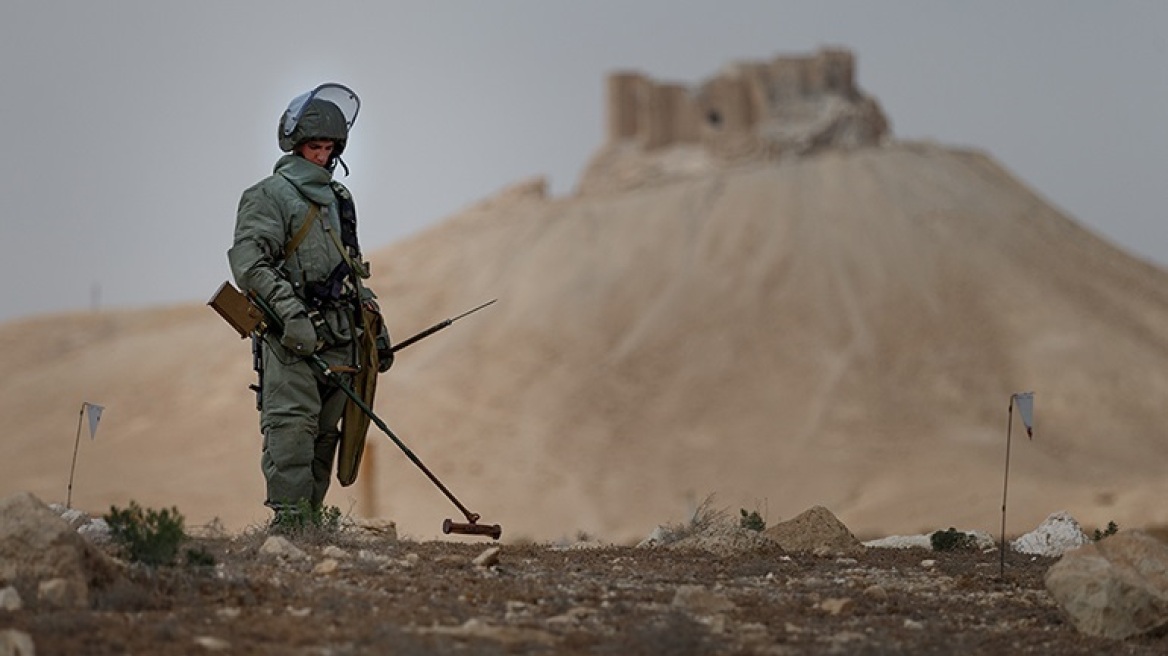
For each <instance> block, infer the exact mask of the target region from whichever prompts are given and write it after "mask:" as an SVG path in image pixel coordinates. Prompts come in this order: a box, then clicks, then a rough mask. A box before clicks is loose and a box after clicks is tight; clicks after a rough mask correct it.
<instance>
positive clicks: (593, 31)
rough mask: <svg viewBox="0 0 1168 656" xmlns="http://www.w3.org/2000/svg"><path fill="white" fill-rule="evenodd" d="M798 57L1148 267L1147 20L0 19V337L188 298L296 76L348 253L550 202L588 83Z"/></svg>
mask: <svg viewBox="0 0 1168 656" xmlns="http://www.w3.org/2000/svg"><path fill="white" fill-rule="evenodd" d="M823 46H840V47H845V48H848V49H850V50H852V51H853V52H854V53H855V54H856V56H857V75H858V82H859V84H860V86H861V88H862V89H864V90H865V91H866V92H867V93H869V94H871V95H873V96H875V97H876V98H877V99H878V100H879V102H880V103H881V105H882V106H883V108H884V111H885V113H886V114H887V116H888V117H889V119H890V121H891V123H892V130H893V133H894V134H895V135H896V136H897V137H899V138H908V139H932V140H935V141H937V142H940V143H943V144H948V145H955V146H972V147H976V148H980V149H982V150H985V151H987V152H988V153H990V154H991V155H992V156H994V157H995V158H996V159H997V160H998V161H999V162H1000V163H1002V164H1003V165H1005V166H1006V167H1007V168H1008V169H1009V170H1010V171H1011V172H1013V173H1014V174H1015V175H1016V176H1018V177H1019V178H1021V179H1022V180H1023V181H1024V182H1026V183H1027V184H1029V185H1030V186H1031V187H1032V188H1034V189H1036V190H1037V191H1038V192H1039V193H1041V194H1042V195H1043V196H1044V197H1046V198H1047V199H1048V200H1049V201H1050V202H1052V203H1053V204H1054V205H1056V206H1057V207H1059V208H1060V209H1062V210H1064V211H1066V212H1068V213H1069V214H1070V215H1071V216H1072V217H1073V218H1074V219H1076V220H1078V221H1079V222H1080V223H1082V224H1084V225H1086V226H1087V227H1089V228H1090V229H1092V230H1094V231H1095V232H1096V233H1099V234H1101V235H1103V236H1105V237H1107V238H1108V239H1110V240H1112V241H1113V242H1115V243H1117V244H1118V245H1120V246H1122V247H1124V248H1126V249H1128V250H1129V251H1130V252H1132V253H1134V254H1136V255H1139V256H1141V257H1144V258H1147V259H1150V260H1152V261H1154V262H1156V263H1158V264H1160V265H1168V223H1166V222H1165V221H1164V220H1163V218H1164V208H1165V207H1168V180H1165V174H1166V173H1168V2H1160V1H1151V0H1149V1H1143V2H1139V1H1127V2H1096V1H1090V2H1087V1H1071V0H1031V1H1028V2H1015V1H1012V0H1011V1H985V0H980V1H978V2H956V1H953V2H942V1H938V0H920V1H913V2H909V1H886V2H872V1H870V0H856V1H851V2H842V1H841V2H831V1H807V2H781V1H777V0H770V1H768V0H758V1H734V0H722V1H718V2H714V1H713V0H707V1H704V2H689V1H686V0H643V1H636V0H588V1H586V2H585V1H575V2H571V1H568V0H563V1H557V0H501V1H489V0H462V1H457V2H454V1H442V0H420V1H417V2H394V1H392V0H389V1H383V2H373V1H369V2H338V1H330V2H322V1H320V0H317V1H316V2H304V1H284V2H258V1H248V2H234V1H233V2H227V1H200V2H169V1H164V0H140V1H135V2H131V1H126V0H123V1H101V0H75V1H70V2H57V1H50V0H3V2H2V3H0V80H2V81H3V84H4V90H3V93H2V98H3V99H2V100H0V119H2V123H0V124H2V125H4V126H5V127H6V129H7V131H6V133H5V134H4V135H3V141H2V143H3V144H5V148H4V155H5V156H4V157H3V159H2V160H0V191H2V192H3V197H4V198H5V199H6V200H5V207H4V211H3V215H2V218H0V221H2V223H0V225H2V227H3V237H2V238H0V286H2V289H3V291H2V292H0V321H5V320H10V319H14V318H17V317H23V316H26V315H30V314H36V313H42V312H47V311H58V310H83V309H87V308H90V307H91V306H92V305H93V304H94V303H95V302H96V303H98V304H100V306H101V307H127V306H142V305H153V304H159V303H179V302H190V301H200V302H201V301H205V300H206V299H207V298H208V297H209V296H210V294H211V293H212V292H213V291H214V289H215V288H216V286H217V285H218V284H219V283H220V282H221V281H222V280H224V279H226V278H227V277H228V275H229V271H228V268H227V264H226V256H225V252H226V250H227V248H228V247H229V246H230V244H231V234H232V228H233V226H234V220H235V209H236V204H237V202H238V200H239V194H240V192H241V191H242V190H243V189H244V188H246V187H248V186H250V185H251V184H253V183H254V182H256V181H258V180H259V179H261V178H263V177H264V176H266V175H267V174H268V173H270V171H271V167H272V164H273V163H274V162H275V160H276V158H277V157H278V156H279V154H280V153H279V151H278V149H277V147H276V140H275V131H276V121H277V118H278V116H279V114H280V112H281V111H282V110H283V108H284V107H285V106H286V104H287V103H288V101H289V100H290V99H291V98H292V97H293V96H295V95H297V94H299V93H301V92H303V91H306V90H308V89H310V88H312V87H313V86H315V85H316V84H317V83H320V82H324V81H336V82H341V83H344V84H347V85H349V86H351V87H352V88H353V89H354V90H355V91H356V92H357V93H358V94H359V95H360V96H361V99H362V101H363V106H362V110H361V115H360V117H359V120H358V122H357V125H356V127H355V129H354V131H353V133H352V135H351V140H350V145H349V148H348V149H347V151H346V160H347V161H348V163H349V165H350V167H351V168H352V171H353V172H352V175H351V176H350V177H348V178H347V179H343V180H344V181H345V182H346V183H347V184H348V185H349V186H350V188H351V189H353V191H354V194H355V196H356V199H357V207H358V214H359V217H360V222H361V227H360V230H361V238H362V242H363V244H364V246H365V249H366V250H374V249H375V248H378V247H381V246H384V245H386V244H388V243H390V242H392V241H394V240H396V239H399V238H401V237H403V236H406V235H408V234H411V233H414V232H416V231H418V230H420V229H422V228H424V227H426V226H428V225H432V224H433V223H435V222H437V221H439V220H441V219H443V218H445V217H447V216H449V215H450V214H452V213H454V212H456V211H458V210H459V209H461V208H463V207H465V206H467V205H469V204H471V203H473V202H475V201H477V200H479V199H481V198H483V197H484V196H487V195H489V194H491V193H493V192H494V191H496V190H498V189H499V188H501V187H503V186H505V185H507V184H509V183H511V182H514V181H517V180H519V179H522V178H526V177H529V176H532V175H539V174H542V175H547V176H548V178H549V180H550V182H551V185H552V189H553V191H554V192H555V193H557V194H564V193H567V192H569V191H570V190H571V189H572V187H573V185H574V184H575V182H576V180H577V178H578V176H579V174H580V172H581V169H582V167H583V166H584V165H585V163H586V161H587V159H588V157H589V156H590V155H591V154H592V153H593V152H594V151H595V150H596V148H598V147H599V146H600V145H601V142H602V139H603V134H604V132H603V131H604V95H603V91H604V80H605V77H606V75H607V74H608V73H609V72H611V71H613V70H616V69H637V70H640V71H642V72H644V73H646V74H648V75H650V76H652V77H655V78H658V79H668V80H672V81H676V82H681V83H685V84H687V85H695V84H697V83H699V82H700V81H701V80H703V79H705V78H707V77H709V76H712V75H714V74H716V73H717V72H718V70H719V69H720V68H721V67H722V66H723V65H724V64H726V63H728V62H731V61H733V60H740V59H753V60H762V59H769V58H771V57H773V56H775V55H777V54H803V53H808V52H811V51H813V50H815V49H817V48H819V47H823ZM516 246H517V247H521V245H518V244H517V245H516ZM385 302H386V303H387V304H390V305H391V304H392V299H385Z"/></svg>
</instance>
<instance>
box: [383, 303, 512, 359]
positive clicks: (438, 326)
mask: <svg viewBox="0 0 1168 656" xmlns="http://www.w3.org/2000/svg"><path fill="white" fill-rule="evenodd" d="M497 300H499V299H497V298H492V299H491V300H489V301H487V302H486V303H483V304H482V305H480V306H478V307H476V308H474V309H471V310H467V311H466V312H463V313H462V314H460V315H458V316H457V317H453V318H450V319H446V320H445V321H439V322H438V323H436V324H434V325H433V326H430V327H429V328H427V329H425V330H423V331H422V332H420V333H418V334H417V335H414V336H413V337H408V338H406V339H404V340H402V341H400V342H398V343H397V344H394V345H393V348H391V349H390V350H391V351H392V352H394V353H397V352H398V351H400V350H402V349H404V348H405V347H407V346H409V345H410V344H413V343H414V342H417V341H421V340H423V339H426V338H427V337H429V336H430V335H433V334H434V333H436V332H438V331H439V330H442V329H443V328H446V327H447V326H449V325H450V324H452V323H454V322H455V321H458V320H459V319H461V318H463V317H465V316H467V315H468V314H474V313H475V312H478V311H479V310H481V309H483V308H485V307H487V306H488V305H490V304H491V303H494V302H495V301H497Z"/></svg>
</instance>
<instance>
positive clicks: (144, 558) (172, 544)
mask: <svg viewBox="0 0 1168 656" xmlns="http://www.w3.org/2000/svg"><path fill="white" fill-rule="evenodd" d="M103 519H105V521H106V523H107V524H109V527H110V537H111V538H113V541H114V542H115V543H116V544H117V545H118V546H119V547H121V549H122V550H123V551H124V552H125V553H126V556H127V557H128V558H129V559H130V560H131V561H133V562H140V563H143V564H146V565H150V566H152V567H153V566H157V565H170V564H172V563H173V562H174V559H175V556H177V555H178V548H179V545H180V544H181V543H182V541H183V540H185V539H186V532H185V531H184V529H183V516H182V515H181V514H180V513H179V512H178V509H177V508H173V507H172V508H169V509H166V508H164V509H162V510H154V509H152V508H142V507H141V506H139V505H138V503H137V502H136V501H131V502H130V507H129V508H126V509H121V508H118V507H117V506H110V511H109V514H107V515H105V516H104V517H103Z"/></svg>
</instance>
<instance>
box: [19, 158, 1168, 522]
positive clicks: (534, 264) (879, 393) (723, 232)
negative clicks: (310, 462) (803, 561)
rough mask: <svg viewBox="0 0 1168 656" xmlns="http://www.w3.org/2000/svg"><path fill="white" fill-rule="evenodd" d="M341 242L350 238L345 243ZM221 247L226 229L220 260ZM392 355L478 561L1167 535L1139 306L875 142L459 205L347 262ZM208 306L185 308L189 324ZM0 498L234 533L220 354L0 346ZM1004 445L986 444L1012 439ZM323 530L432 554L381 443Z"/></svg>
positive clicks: (1102, 270)
mask: <svg viewBox="0 0 1168 656" xmlns="http://www.w3.org/2000/svg"><path fill="white" fill-rule="evenodd" d="M365 220H371V219H365ZM225 229H226V228H225ZM371 259H372V261H373V269H374V279H373V280H372V282H371V284H372V286H373V287H374V288H375V289H376V290H378V292H379V294H380V296H381V299H382V301H383V305H384V306H385V308H386V309H387V314H388V320H389V322H390V326H391V329H392V330H393V332H394V334H395V337H397V338H399V339H400V338H404V337H405V336H407V335H409V334H412V333H413V332H416V331H418V330H421V329H422V328H425V327H426V326H428V325H430V324H432V323H434V322H436V321H439V320H441V319H443V318H446V317H449V316H451V315H453V314H456V313H458V312H460V311H462V310H464V309H467V308H470V307H473V306H474V305H477V304H479V303H481V302H483V301H486V300H489V299H491V298H498V299H499V302H498V303H496V304H495V305H493V306H491V308H489V309H487V310H484V311H483V312H482V313H479V314H477V315H474V316H472V317H468V318H467V319H466V320H464V321H462V322H459V323H458V324H455V326H454V327H451V328H449V329H447V330H445V331H443V332H442V333H440V334H439V335H436V336H434V337H433V338H431V339H429V340H427V341H425V342H422V343H420V344H418V345H415V346H413V347H411V348H410V349H408V350H406V351H404V352H402V353H401V354H400V355H399V358H398V363H397V364H396V365H395V367H394V369H393V370H392V371H391V372H390V373H389V374H388V375H387V376H385V377H383V378H382V392H381V395H380V398H379V400H378V405H377V409H378V411H379V412H380V414H381V415H382V416H383V417H384V418H385V419H386V420H387V421H388V422H389V424H390V425H391V426H392V427H393V428H394V430H395V432H397V433H398V435H399V436H400V437H401V438H402V439H403V440H405V441H406V443H407V444H408V445H409V446H410V447H411V448H412V449H413V451H414V452H415V453H416V454H417V455H418V456H419V457H421V458H422V460H423V461H425V462H426V464H427V465H428V466H429V467H430V468H431V469H432V470H434V472H435V473H436V474H438V476H439V477H441V478H442V479H443V480H444V481H445V482H446V483H447V485H448V486H449V487H450V488H451V489H452V490H453V491H454V493H455V494H457V495H459V497H460V498H461V500H462V501H463V502H464V503H466V505H468V506H469V507H470V508H471V509H472V510H474V511H476V512H479V513H481V514H482V515H483V518H484V520H486V521H489V522H492V523H493V522H500V523H502V524H503V526H504V531H505V534H504V535H505V537H511V538H515V537H531V538H537V539H554V538H556V537H559V536H565V535H574V534H575V533H577V532H579V531H584V532H588V533H590V534H594V535H600V536H603V537H605V538H607V539H611V540H617V541H623V540H632V539H636V538H638V537H643V536H645V535H646V534H648V532H649V531H650V530H651V529H652V528H653V526H654V525H655V524H657V523H659V522H663V521H672V520H678V519H681V518H682V517H683V516H684V515H685V513H686V512H687V511H688V510H689V509H690V508H692V507H693V505H694V504H696V503H698V502H700V501H701V500H702V499H703V498H705V497H706V496H707V495H708V494H711V493H715V494H717V499H718V501H719V502H720V503H721V504H722V505H725V506H729V507H732V508H735V509H736V508H738V507H744V508H751V509H753V508H757V509H759V510H760V511H762V512H763V513H764V514H765V515H766V516H767V519H768V520H769V521H770V523H775V522H777V521H780V520H782V519H788V518H790V517H793V516H794V515H796V514H798V513H799V512H801V511H803V510H805V509H806V508H808V507H810V506H813V505H823V506H826V507H828V508H830V509H831V510H832V511H833V512H834V513H835V514H836V515H837V516H839V518H840V519H841V520H842V521H844V523H845V524H847V525H848V526H849V527H850V528H851V529H852V530H853V531H854V532H856V533H857V534H858V535H872V534H889V533H897V532H917V531H919V530H922V529H936V528H944V527H948V526H951V525H955V526H961V527H964V528H980V529H984V530H991V529H992V530H995V531H996V528H997V526H998V523H999V522H1000V507H1001V495H1002V483H1003V480H1002V470H1003V464H1004V456H1005V432H1006V420H1007V413H1006V410H1007V406H1008V403H1009V397H1010V394H1011V393H1012V392H1020V391H1027V390H1034V391H1035V392H1036V402H1035V416H1036V437H1035V439H1034V440H1033V441H1027V440H1026V439H1025V434H1024V432H1023V431H1022V430H1021V425H1020V424H1018V423H1016V424H1015V425H1014V432H1013V442H1012V449H1011V462H1010V467H1011V478H1010V505H1009V509H1010V518H1009V519H1010V522H1009V530H1010V531H1011V532H1014V533H1020V532H1024V531H1026V530H1029V529H1031V528H1033V526H1035V525H1036V524H1037V523H1038V522H1040V521H1041V520H1042V519H1043V518H1044V517H1045V516H1046V515H1047V514H1048V513H1050V512H1052V511H1055V510H1060V509H1066V510H1069V511H1070V512H1071V513H1072V514H1073V515H1075V516H1076V517H1077V518H1078V519H1079V520H1080V521H1082V522H1083V523H1084V524H1085V525H1088V526H1091V525H1095V524H1105V523H1106V522H1107V521H1109V520H1115V521H1117V522H1119V523H1120V525H1121V526H1125V527H1127V526H1131V527H1134V526H1142V525H1149V524H1158V523H1164V522H1168V508H1165V507H1164V506H1163V504H1162V503H1160V500H1162V499H1163V497H1164V493H1165V492H1166V491H1168V482H1166V481H1165V480H1164V478H1163V476H1162V463H1163V462H1164V458H1165V456H1166V455H1168V441H1166V440H1165V439H1164V436H1163V429H1162V425H1163V421H1162V408H1164V407H1168V403H1166V402H1168V374H1166V373H1165V372H1168V339H1166V338H1165V335H1168V284H1166V283H1168V276H1166V275H1165V273H1164V272H1163V271H1160V270H1159V269H1156V268H1154V267H1151V266H1149V265H1147V264H1144V263H1142V262H1140V261H1137V260H1134V259H1132V258H1130V257H1128V256H1126V255H1125V254H1123V253H1121V252H1119V251H1117V250H1115V249H1114V248H1112V247H1111V246H1109V245H1108V244H1106V243H1104V242H1103V241H1101V240H1099V239H1097V238H1096V237H1094V236H1093V235H1091V234H1089V233H1088V232H1086V231H1085V230H1083V229H1082V228H1081V227H1079V226H1078V225H1076V224H1075V223H1074V222H1073V221H1072V220H1070V219H1068V218H1067V217H1065V216H1063V215H1061V214H1060V213H1059V212H1058V211H1056V210H1055V209H1053V208H1052V207H1050V206H1049V205H1048V204H1046V203H1045V202H1044V201H1043V199H1041V198H1039V197H1037V196H1035V195H1034V194H1033V193H1031V192H1030V191H1029V190H1028V189H1026V188H1025V187H1024V186H1023V185H1021V184H1020V183H1019V182H1017V181H1016V180H1014V179H1013V178H1012V177H1011V176H1010V175H1009V174H1008V173H1007V172H1005V171H1004V170H1002V169H1001V168H1000V167H999V166H998V165H996V164H995V163H994V162H993V161H992V160H991V159H989V158H987V157H985V156H984V155H981V154H979V153H975V152H965V151H956V150H952V149H946V148H940V147H934V146H925V145H911V144H899V145H891V146H887V147H883V148H878V149H877V148H873V149H866V150H859V151H853V152H850V153H842V152H832V153H825V154H822V155H819V156H815V157H812V158H807V159H801V160H794V161H788V162H782V163H778V164H765V165H762V164H760V165H755V166H749V167H742V168H735V169H727V170H722V171H718V172H716V173H713V174H708V175H702V176H695V177H692V178H688V179H685V180H678V181H674V182H670V183H663V184H659V185H655V186H649V187H642V188H640V189H637V190H634V191H631V192H628V193H622V194H616V195H607V196H600V195H592V196H576V197H572V198H565V199H555V200H544V199H541V198H535V197H532V198H527V199H523V198H518V199H516V198H509V199H495V200H488V201H484V202H483V203H481V204H479V205H478V206H476V207H472V208H469V209H468V210H467V211H465V212H463V213H461V214H459V215H457V216H455V217H452V218H451V219H449V220H448V221H446V222H444V223H442V224H440V225H438V226H436V227H434V228H433V229H431V230H428V231H426V232H423V233H421V234H419V235H417V236H415V237H414V238H411V239H408V240H405V241H402V242H399V243H396V244H394V245H392V246H390V247H388V248H385V249H383V250H381V251H378V252H376V253H374V254H373V255H372V258H371ZM210 291H213V290H208V295H209V294H210ZM0 363H3V364H4V365H6V366H5V369H6V370H8V371H15V372H19V373H18V375H16V376H10V377H8V378H6V379H5V380H4V381H3V382H2V383H0V418H2V421H3V425H4V426H5V430H6V433H7V435H6V436H5V439H4V440H3V441H2V442H0V488H2V489H0V493H3V494H7V493H11V492H13V491H15V490H30V491H33V492H34V493H36V494H38V495H41V496H42V497H43V498H47V499H50V500H56V499H59V498H62V499H63V497H64V495H65V490H66V482H67V476H68V471H69V462H70V457H71V453H72V447H73V437H74V435H75V431H76V422H77V412H78V410H79V407H80V402H81V401H82V400H92V401H95V402H102V403H105V404H106V405H107V406H108V408H109V409H108V410H107V416H106V418H105V419H104V420H103V424H102V428H101V432H100V433H99V438H98V440H97V441H95V442H92V443H89V442H86V443H84V444H82V449H81V458H80V460H79V464H78V473H77V482H76V484H75V490H74V498H75V505H81V506H82V507H85V508H89V509H91V510H99V511H100V510H101V509H103V508H104V507H105V506H108V504H110V503H125V502H126V501H127V500H128V499H130V498H134V499H137V500H138V501H139V502H141V503H144V504H150V505H167V506H169V505H177V506H179V508H180V510H182V511H183V512H184V513H185V514H186V515H187V516H188V517H189V518H190V519H191V520H192V521H193V522H199V521H206V520H207V519H209V518H210V517H213V516H218V517H220V518H222V519H223V520H224V521H226V522H227V523H228V525H229V526H240V525H243V524H246V523H248V522H254V521H259V520H261V519H263V518H264V517H266V514H265V512H264V511H263V509H262V507H261V506H260V502H261V501H262V485H261V482H260V475H259V472H258V465H257V464H256V463H257V460H258V435H257V434H256V433H257V429H256V420H255V413H254V408H253V407H252V403H253V400H252V398H251V396H250V394H249V393H248V392H247V390H246V385H247V383H248V382H250V355H249V352H248V347H247V343H246V342H242V341H240V340H238V338H237V337H235V336H234V334H233V333H232V332H231V330H230V329H229V328H227V327H226V325H225V324H221V323H220V321H219V319H218V318H217V317H216V316H215V315H214V314H213V313H212V312H211V311H210V310H209V309H207V308H205V307H202V306H199V305H192V306H183V307H174V308H163V309H158V310H153V311H143V312H135V313H107V314H98V315H70V316H62V317H46V318H41V319H34V320H29V321H22V322H15V323H10V324H7V325H4V326H0ZM1015 422H1017V417H1015ZM371 439H372V440H373V442H374V444H375V445H376V446H375V447H374V450H373V452H372V453H371V454H370V457H369V458H368V462H369V464H370V465H371V466H372V467H371V469H370V470H367V471H366V472H365V473H364V474H363V478H362V481H359V482H358V484H357V485H355V486H353V487H351V488H339V487H338V488H335V489H334V491H333V493H332V497H331V499H330V502H331V503H335V504H336V505H338V506H341V507H342V508H344V509H349V508H352V509H353V511H354V512H356V513H357V514H373V515H379V516H386V517H391V518H394V519H396V520H397V521H398V522H399V526H400V527H401V529H402V532H403V533H404V534H405V535H412V536H416V537H428V536H432V535H434V534H435V533H436V532H437V530H438V527H439V525H440V523H441V520H442V519H443V518H444V517H448V516H453V517H457V514H456V512H455V511H454V509H453V507H452V506H451V505H450V504H449V503H448V502H447V501H446V500H445V499H444V498H443V497H441V496H440V494H439V493H438V492H437V491H436V490H435V489H433V488H432V487H431V486H430V484H429V483H428V482H427V481H426V480H425V479H424V477H423V476H422V475H421V474H420V472H418V471H417V470H416V469H414V468H413V466H412V465H411V464H410V463H409V462H408V461H406V460H405V458H403V457H402V456H401V454H400V453H399V452H397V450H396V448H395V447H393V445H391V444H390V443H389V442H388V441H386V440H384V439H383V438H381V437H379V436H377V435H374V434H372V433H371Z"/></svg>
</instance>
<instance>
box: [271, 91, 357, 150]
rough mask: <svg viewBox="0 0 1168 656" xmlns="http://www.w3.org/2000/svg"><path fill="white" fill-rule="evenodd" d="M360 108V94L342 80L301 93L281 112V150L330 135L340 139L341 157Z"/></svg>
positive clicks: (333, 139)
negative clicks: (341, 82)
mask: <svg viewBox="0 0 1168 656" xmlns="http://www.w3.org/2000/svg"><path fill="white" fill-rule="evenodd" d="M360 109H361V100H360V99H359V98H357V94H355V93H353V91H352V90H351V89H349V88H348V87H346V86H343V85H340V84H333V83H327V84H322V85H320V86H318V87H316V88H315V89H313V90H312V91H309V92H307V93H302V94H300V95H299V96H297V97H296V98H294V99H293V100H292V102H291V103H289V104H288V109H286V110H284V113H283V114H282V115H281V116H280V125H279V129H278V130H277V132H276V139H277V141H278V143H279V144H280V150H282V151H284V152H286V153H290V152H292V150H293V149H295V148H296V146H299V145H300V144H302V143H304V142H305V141H311V140H313V139H328V140H331V141H334V142H336V148H335V149H334V150H333V156H334V157H339V156H340V154H341V153H342V152H343V151H344V150H345V143H346V142H347V141H348V140H349V129H350V128H352V127H353V123H355V122H356V121H357V112H358V110H360Z"/></svg>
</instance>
